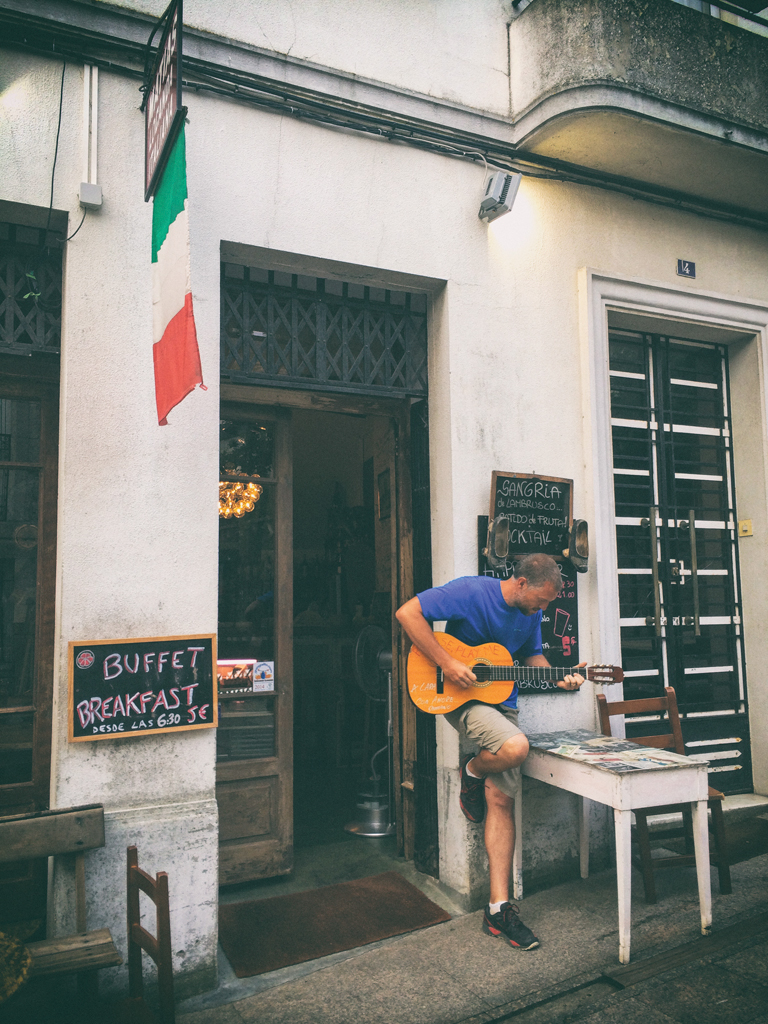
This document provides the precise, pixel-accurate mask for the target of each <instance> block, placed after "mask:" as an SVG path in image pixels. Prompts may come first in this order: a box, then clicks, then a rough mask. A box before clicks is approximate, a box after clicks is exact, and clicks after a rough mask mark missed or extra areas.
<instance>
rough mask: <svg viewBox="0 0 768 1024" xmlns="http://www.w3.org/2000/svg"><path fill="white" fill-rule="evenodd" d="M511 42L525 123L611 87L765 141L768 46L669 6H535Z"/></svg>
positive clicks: (623, 0)
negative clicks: (562, 97) (557, 104)
mask: <svg viewBox="0 0 768 1024" xmlns="http://www.w3.org/2000/svg"><path fill="white" fill-rule="evenodd" d="M509 38H510V60H511V67H512V86H511V90H512V108H513V113H514V115H515V117H517V116H519V115H520V114H522V113H524V112H525V111H527V110H529V109H530V108H531V107H533V106H535V105H536V104H537V103H538V102H540V101H541V100H542V99H544V98H545V97H546V96H548V95H551V94H552V93H556V92H559V91H565V90H568V89H574V88H578V87H579V86H584V85H589V84H591V83H610V84H615V85H617V86H620V87H622V86H623V87H625V88H628V89H631V90H634V91H637V92H639V93H642V94H643V95H648V96H656V97H658V98H660V99H662V100H664V101H667V102H670V103H676V104H680V105H682V106H683V107H686V108H690V109H692V110H698V111H701V112H702V113H705V114H714V115H715V116H717V117H723V118H729V119H732V120H733V121H735V122H736V123H739V124H745V125H750V126H752V127H753V128H756V129H758V130H760V131H765V128H766V88H767V87H768V86H767V84H766V83H767V82H768V79H767V78H766V71H767V70H768V43H766V40H765V39H763V38H762V37H761V36H759V35H756V34H755V33H752V32H745V31H744V30H743V29H741V28H738V27H736V26H734V25H729V24H727V23H726V22H723V21H720V20H718V19H717V18H711V17H708V16H705V15H703V14H701V13H700V12H699V11H694V10H690V9H688V8H685V7H681V6H680V5H679V4H678V5H675V6H672V5H671V4H670V3H669V0H535V2H534V3H532V4H531V5H530V7H528V8H526V9H525V10H524V11H523V12H522V14H521V15H520V16H519V17H518V18H517V20H515V21H513V22H512V24H511V26H510V36H509Z"/></svg>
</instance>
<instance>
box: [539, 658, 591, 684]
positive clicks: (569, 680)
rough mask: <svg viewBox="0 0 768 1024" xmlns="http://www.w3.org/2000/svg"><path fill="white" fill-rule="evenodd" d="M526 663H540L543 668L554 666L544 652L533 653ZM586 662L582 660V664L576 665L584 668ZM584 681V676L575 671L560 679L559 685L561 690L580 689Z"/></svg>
mask: <svg viewBox="0 0 768 1024" xmlns="http://www.w3.org/2000/svg"><path fill="white" fill-rule="evenodd" d="M525 664H526V665H538V666H539V667H541V668H551V667H552V666H551V665H550V664H549V662H548V661H547V659H546V658H545V657H544V655H543V654H533V655H531V657H530V658H526V659H525ZM586 664H587V663H586V661H582V662H581V664H580V665H577V666H576V668H583V667H584V666H585V665H586ZM583 682H584V676H582V675H580V674H579V673H578V672H574V673H573V675H568V676H566V677H565V678H564V679H560V680H559V681H558V682H557V686H559V687H560V689H561V690H578V689H579V687H580V686H581V684H582V683H583Z"/></svg>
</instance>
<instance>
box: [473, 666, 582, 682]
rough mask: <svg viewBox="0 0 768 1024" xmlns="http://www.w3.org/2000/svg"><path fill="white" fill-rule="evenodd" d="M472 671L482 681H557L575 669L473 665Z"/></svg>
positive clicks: (563, 667)
mask: <svg viewBox="0 0 768 1024" xmlns="http://www.w3.org/2000/svg"><path fill="white" fill-rule="evenodd" d="M472 671H473V672H474V673H475V675H476V676H477V679H478V682H482V683H508V682H509V683H512V682H515V683H533V682H545V681H550V682H553V683H556V682H557V681H558V680H559V679H562V678H563V676H567V675H568V674H569V673H570V672H572V671H573V669H571V668H568V667H566V666H557V665H552V666H548V667H547V666H544V665H473V666H472Z"/></svg>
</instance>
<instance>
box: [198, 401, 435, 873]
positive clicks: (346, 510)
mask: <svg viewBox="0 0 768 1024" xmlns="http://www.w3.org/2000/svg"><path fill="white" fill-rule="evenodd" d="M253 395H254V393H253V392H251V391H250V390H249V391H248V392H246V390H245V389H238V392H237V395H236V396H235V395H233V396H232V397H233V399H234V398H235V397H236V398H237V399H240V400H239V401H234V400H230V401H226V400H225V402H224V403H223V404H222V417H221V453H222V454H221V480H222V483H221V484H220V553H219V561H220V581H219V582H220V588H219V658H220V662H219V664H220V671H219V697H220V720H219V730H218V740H217V787H216V795H217V800H218V805H219V837H220V843H219V854H220V856H219V867H220V879H221V883H222V884H223V885H226V886H230V885H240V884H242V883H247V884H249V885H250V884H251V883H256V884H257V885H260V884H262V882H264V881H266V880H269V879H273V880H274V879H279V878H284V879H285V881H284V883H280V884H285V885H290V886H291V887H297V888H313V887H314V886H315V885H321V884H327V883H328V882H330V881H342V880H344V879H345V878H354V877H362V876H363V875H366V874H372V873H376V872H378V871H382V870H387V869H388V867H389V866H390V863H388V861H391V860H393V859H394V858H395V857H396V856H398V855H400V856H403V855H404V857H405V858H406V859H408V860H410V859H411V858H413V857H414V853H413V852H412V849H409V846H408V842H409V837H410V836H412V835H413V833H414V829H413V826H412V825H410V826H409V824H408V823H409V822H412V821H413V818H414V811H415V806H414V802H413V800H411V801H410V803H409V802H408V801H407V799H404V797H403V793H404V792H406V791H408V794H409V795H410V794H412V793H413V783H411V782H410V778H411V776H410V775H407V774H406V772H408V771H411V772H412V770H413V769H412V765H413V764H414V762H415V756H414V752H412V751H411V747H412V746H413V745H414V741H415V732H414V729H413V728H412V717H413V711H412V709H411V708H410V707H409V706H406V707H405V710H404V708H403V705H404V699H403V684H404V672H403V667H404V666H403V664H402V659H403V651H402V650H401V649H400V647H399V645H398V644H397V643H393V640H396V638H393V633H392V612H393V609H394V608H395V607H396V605H397V603H398V602H399V601H400V600H401V597H402V594H404V593H406V592H408V593H409V592H410V590H411V588H412V586H413V582H412V580H413V558H412V555H411V550H412V549H411V536H412V529H411V524H410V504H411V503H410V495H411V483H410V474H409V472H408V467H407V465H405V462H404V458H403V451H404V449H405V448H407V444H408V437H409V426H408V423H409V420H408V419H406V418H405V416H404V415H403V413H404V411H405V412H407V411H408V410H407V407H406V408H405V410H404V409H403V407H402V406H401V404H400V403H398V404H395V403H392V405H391V406H390V405H389V404H387V405H384V403H381V402H368V401H366V400H364V399H363V400H361V399H357V398H355V399H345V400H343V401H339V400H336V399H329V400H324V401H323V402H322V403H321V404H322V406H324V408H322V409H318V408H317V404H320V403H316V402H315V401H314V400H312V399H305V398H302V397H301V396H298V395H297V396H290V398H289V396H288V395H285V398H283V396H280V397H281V398H282V399H283V402H285V400H286V399H288V400H290V401H292V404H291V406H288V407H286V405H285V404H282V405H277V403H275V405H273V406H268V405H261V404H258V403H256V402H254V401H253V399H252V396H253ZM246 397H247V398H249V399H251V401H243V399H244V398H246ZM260 397H261V396H260ZM329 406H330V408H329ZM249 488H250V489H251V490H253V492H254V494H253V495H252V497H251V498H250V500H246V499H247V497H248V495H247V494H246V491H248V489H249ZM230 490H232V492H233V494H234V497H232V499H231V500H229V501H228V503H227V501H225V502H224V504H221V501H222V498H221V495H222V494H224V493H225V492H226V493H229V491H230ZM240 491H242V494H240ZM414 493H415V492H414ZM238 494H239V497H238ZM229 505H231V506H232V508H230V507H229ZM361 633H363V634H364V635H366V636H367V637H368V638H369V639H370V637H371V634H373V635H374V636H375V638H376V643H375V645H374V646H376V644H377V645H378V647H377V651H381V652H383V653H384V655H385V657H386V655H387V654H389V655H390V657H392V664H391V673H390V671H389V670H385V671H380V670H379V669H378V665H379V662H378V661H376V664H375V665H374V666H373V671H372V672H371V671H370V670H371V664H370V661H371V646H370V643H369V644H368V647H367V655H368V661H367V662H366V665H367V668H368V672H367V673H363V674H362V676H361V673H360V671H359V669H356V654H355V652H356V648H357V644H358V639H359V637H360V635H361ZM375 654H376V652H374V660H375ZM222 659H223V660H222ZM233 665H234V666H235V667H237V668H238V674H236V675H234V676H232V677H231V678H230V677H228V676H227V675H226V673H227V672H229V671H230V669H232V666H233ZM225 666H227V668H226V669H225ZM254 666H255V669H257V670H258V671H259V673H261V672H262V669H263V670H265V672H266V677H265V678H264V679H261V677H260V678H259V679H258V680H256V681H255V682H253V683H251V682H250V681H249V680H248V679H246V678H245V677H244V676H242V675H241V674H240V669H243V670H244V671H245V673H246V676H247V674H248V671H250V670H251V669H253V668H254ZM390 694H391V698H390ZM390 700H391V707H390ZM390 722H391V723H392V724H391V728H390V725H389V723H390ZM371 781H373V783H375V785H374V786H373V790H374V793H373V796H374V797H375V800H374V803H375V809H373V808H372V807H371V803H372V801H371ZM406 783H408V785H406ZM409 787H410V788H409ZM433 789H434V780H430V784H428V785H427V786H425V787H424V791H425V792H428V791H432V790H433ZM355 823H357V824H358V825H360V824H361V823H362V826H363V827H362V828H357V829H356V831H357V832H358V833H362V835H360V834H357V835H353V834H351V833H350V832H349V831H348V830H347V829H346V828H345V826H350V825H354V824H355ZM382 823H383V828H382V827H381V826H382ZM371 824H373V826H374V827H372V828H371V827H369V826H370V825H371ZM387 826H390V827H389V828H388V827H387ZM395 832H396V834H393V833H395ZM363 836H365V838H363ZM369 836H370V838H368V837H369ZM382 858H384V859H382ZM285 876H291V877H290V878H285ZM270 884H271V885H272V886H274V885H275V884H276V883H275V882H274V881H273V882H271V883H270Z"/></svg>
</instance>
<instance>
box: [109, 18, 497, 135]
mask: <svg viewBox="0 0 768 1024" xmlns="http://www.w3.org/2000/svg"><path fill="white" fill-rule="evenodd" d="M118 6H120V7H125V8H129V9H131V10H135V11H142V12H145V13H147V14H152V15H154V16H156V17H159V15H160V14H162V12H163V11H164V10H165V8H166V6H167V3H166V2H165V0H139V2H127V3H121V4H119V5H118ZM249 6H250V10H249V16H248V17H244V11H243V4H242V2H239V0H220V2H218V3H215V4H214V3H211V2H210V0H185V3H184V23H185V24H186V25H188V26H190V27H191V28H196V29H202V30H203V31H205V32H212V33H215V34H217V35H221V36H225V37H227V38H229V39H236V40H238V41H239V42H243V43H247V44H249V45H251V46H256V47H259V48H260V49H264V50H269V51H271V52H274V53H278V54H284V55H285V56H286V57H291V58H298V59H299V60H304V61H308V62H310V63H312V64H319V65H323V66H325V67H330V68H336V69H338V70H339V71H342V72H344V73H346V74H348V75H354V76H356V77H359V78H361V79H374V80H376V81H378V82H383V83H386V84H387V85H393V86H396V87H397V88H398V89H404V90H407V91H409V92H417V93H422V94H423V95H425V96H431V97H433V98H435V99H440V100H447V101H449V102H451V103H457V104H461V105H462V106H465V107H471V108H474V109H477V110H486V111H492V112H494V113H498V114H501V115H504V114H506V113H507V110H508V108H509V74H508V56H507V32H506V25H507V11H508V9H509V4H508V3H507V2H505V0H480V2H473V0H419V2H418V3H413V2H410V0H367V2H366V3H365V4H360V3H357V2H356V0H259V3H258V5H249Z"/></svg>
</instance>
